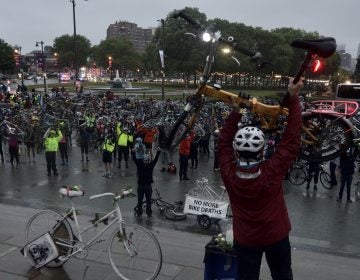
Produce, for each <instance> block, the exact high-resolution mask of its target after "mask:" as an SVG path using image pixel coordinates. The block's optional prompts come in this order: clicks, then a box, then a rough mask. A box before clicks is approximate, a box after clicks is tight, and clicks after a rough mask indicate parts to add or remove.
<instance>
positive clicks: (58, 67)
mask: <svg viewBox="0 0 360 280" xmlns="http://www.w3.org/2000/svg"><path fill="white" fill-rule="evenodd" d="M54 56H55V66H56V68H57V70H58V80H59V83H60V82H61V77H60V66H59V54H58V53H54Z"/></svg>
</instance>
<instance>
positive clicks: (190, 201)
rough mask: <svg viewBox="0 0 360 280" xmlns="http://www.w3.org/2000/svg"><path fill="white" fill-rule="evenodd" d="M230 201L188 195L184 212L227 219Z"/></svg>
mask: <svg viewBox="0 0 360 280" xmlns="http://www.w3.org/2000/svg"><path fill="white" fill-rule="evenodd" d="M228 207H229V203H228V202H226V201H221V200H208V199H203V198H199V197H192V196H189V195H187V196H186V199H185V207H184V213H187V214H194V215H206V216H209V217H210V218H217V219H225V218H226V215H227V211H228Z"/></svg>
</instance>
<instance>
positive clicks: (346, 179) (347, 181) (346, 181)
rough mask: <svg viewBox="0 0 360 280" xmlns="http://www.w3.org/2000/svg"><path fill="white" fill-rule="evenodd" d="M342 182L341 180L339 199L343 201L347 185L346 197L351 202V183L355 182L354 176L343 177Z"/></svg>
mask: <svg viewBox="0 0 360 280" xmlns="http://www.w3.org/2000/svg"><path fill="white" fill-rule="evenodd" d="M340 180H341V185H340V190H339V199H342V196H343V192H344V188H345V185H346V197H347V200H350V192H351V183H352V180H353V175H352V174H349V175H341V178H340Z"/></svg>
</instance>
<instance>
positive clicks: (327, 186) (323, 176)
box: [320, 171, 333, 190]
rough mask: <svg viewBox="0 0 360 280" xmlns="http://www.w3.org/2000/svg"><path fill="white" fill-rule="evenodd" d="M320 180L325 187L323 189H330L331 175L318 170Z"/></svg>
mask: <svg viewBox="0 0 360 280" xmlns="http://www.w3.org/2000/svg"><path fill="white" fill-rule="evenodd" d="M320 182H321V184H322V186H323V187H324V188H325V189H328V190H330V189H332V187H333V186H332V185H331V184H330V183H331V176H330V174H329V173H327V172H326V171H323V172H320Z"/></svg>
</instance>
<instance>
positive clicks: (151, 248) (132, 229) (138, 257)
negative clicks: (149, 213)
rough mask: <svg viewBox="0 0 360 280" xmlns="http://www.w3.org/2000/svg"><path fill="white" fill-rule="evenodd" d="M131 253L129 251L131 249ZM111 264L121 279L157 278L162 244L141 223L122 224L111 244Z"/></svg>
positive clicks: (160, 262)
mask: <svg viewBox="0 0 360 280" xmlns="http://www.w3.org/2000/svg"><path fill="white" fill-rule="evenodd" d="M128 250H129V251H130V252H131V254H130V253H129V251H128ZM109 259H110V264H111V266H112V268H113V269H114V271H115V272H116V274H117V275H118V276H119V277H120V278H121V279H130V280H133V279H134V280H135V279H142V280H152V279H155V278H156V277H157V276H158V274H159V272H160V269H161V266H162V252H161V248H160V244H159V242H158V240H157V239H156V237H155V236H154V234H152V233H151V232H150V231H148V230H147V229H145V228H144V227H142V226H140V225H135V224H127V225H122V226H121V230H118V229H117V230H116V231H115V232H114V234H113V236H112V238H111V241H110V244H109Z"/></svg>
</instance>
